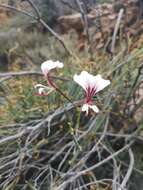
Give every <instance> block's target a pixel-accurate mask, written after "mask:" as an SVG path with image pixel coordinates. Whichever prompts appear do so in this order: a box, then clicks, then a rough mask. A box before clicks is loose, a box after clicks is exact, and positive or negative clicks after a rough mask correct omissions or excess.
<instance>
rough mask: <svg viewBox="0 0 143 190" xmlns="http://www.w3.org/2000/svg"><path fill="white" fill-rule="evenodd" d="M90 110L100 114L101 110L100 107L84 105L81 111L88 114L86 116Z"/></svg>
mask: <svg viewBox="0 0 143 190" xmlns="http://www.w3.org/2000/svg"><path fill="white" fill-rule="evenodd" d="M90 109H91V110H93V111H94V112H96V113H98V112H99V109H98V107H97V106H96V105H89V104H83V106H82V109H81V110H82V111H84V112H86V115H88V113H89V110H90Z"/></svg>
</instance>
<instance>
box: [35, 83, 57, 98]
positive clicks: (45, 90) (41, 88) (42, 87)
mask: <svg viewBox="0 0 143 190" xmlns="http://www.w3.org/2000/svg"><path fill="white" fill-rule="evenodd" d="M35 88H36V89H37V90H38V94H39V95H45V96H46V95H48V94H50V93H51V92H52V91H53V90H54V88H52V87H48V86H45V85H42V84H36V85H35Z"/></svg>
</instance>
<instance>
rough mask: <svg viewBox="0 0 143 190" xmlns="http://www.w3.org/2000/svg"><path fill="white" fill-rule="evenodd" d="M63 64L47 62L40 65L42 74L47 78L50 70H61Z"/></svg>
mask: <svg viewBox="0 0 143 190" xmlns="http://www.w3.org/2000/svg"><path fill="white" fill-rule="evenodd" d="M63 66H64V64H63V63H61V62H59V61H55V62H54V61H52V60H48V61H45V62H44V63H42V64H41V70H42V73H43V74H44V75H45V76H46V77H47V74H48V73H49V71H50V70H52V69H55V68H63Z"/></svg>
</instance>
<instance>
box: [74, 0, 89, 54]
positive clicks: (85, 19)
mask: <svg viewBox="0 0 143 190" xmlns="http://www.w3.org/2000/svg"><path fill="white" fill-rule="evenodd" d="M76 3H77V5H78V7H79V10H80V13H81V16H82V21H83V23H84V28H85V32H86V36H87V40H88V45H89V52H90V55H91V58H92V57H93V52H92V48H91V41H90V34H89V27H88V18H87V14H86V13H85V11H84V9H83V7H82V4H83V3H82V2H80V0H76Z"/></svg>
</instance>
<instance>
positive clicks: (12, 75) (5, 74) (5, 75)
mask: <svg viewBox="0 0 143 190" xmlns="http://www.w3.org/2000/svg"><path fill="white" fill-rule="evenodd" d="M25 75H39V76H43V73H42V72H38V71H21V72H5V73H0V77H4V78H3V79H2V80H0V82H2V81H3V80H7V79H10V78H11V77H16V76H25ZM51 78H53V79H58V80H63V81H70V79H67V78H63V77H57V76H53V75H52V76H51Z"/></svg>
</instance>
